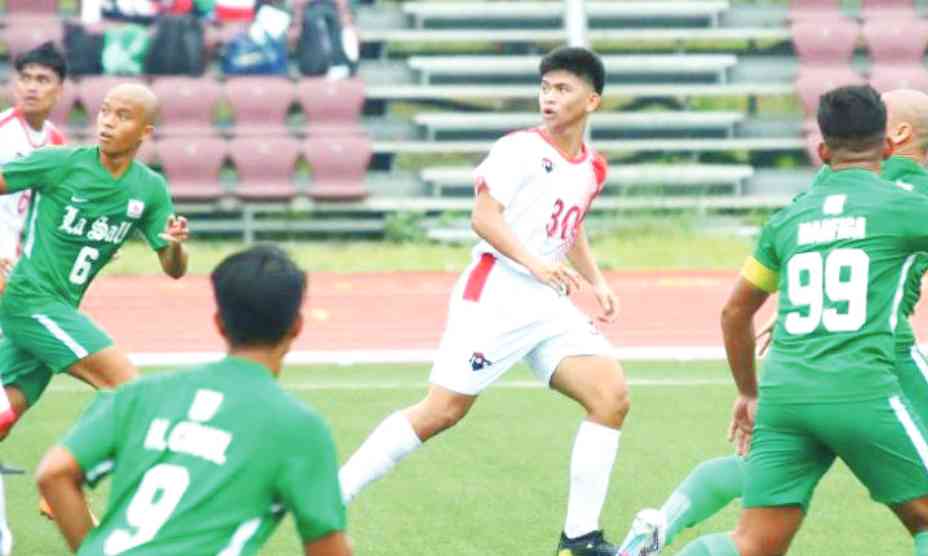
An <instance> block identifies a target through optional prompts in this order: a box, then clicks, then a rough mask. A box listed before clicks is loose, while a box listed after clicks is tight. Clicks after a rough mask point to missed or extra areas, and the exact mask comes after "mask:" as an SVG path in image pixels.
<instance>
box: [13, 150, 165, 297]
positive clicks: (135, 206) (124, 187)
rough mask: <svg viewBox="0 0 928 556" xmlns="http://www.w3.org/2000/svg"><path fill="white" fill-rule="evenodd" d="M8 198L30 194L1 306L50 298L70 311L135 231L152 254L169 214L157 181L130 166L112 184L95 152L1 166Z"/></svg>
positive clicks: (45, 153) (41, 154) (48, 153)
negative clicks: (28, 191) (18, 254)
mask: <svg viewBox="0 0 928 556" xmlns="http://www.w3.org/2000/svg"><path fill="white" fill-rule="evenodd" d="M3 178H4V180H5V181H6V184H7V188H8V189H9V191H10V192H14V191H20V190H23V189H32V190H33V200H32V208H31V209H30V212H29V215H28V218H27V220H26V228H25V232H24V237H23V242H22V245H23V256H22V259H21V260H20V262H19V264H17V265H16V268H15V270H14V271H13V275H12V276H11V277H10V280H9V283H8V284H7V287H6V291H5V293H4V295H5V296H7V299H6V303H10V302H11V301H14V300H22V301H25V302H28V303H34V302H35V301H36V300H42V299H48V298H52V299H55V300H59V301H64V302H66V303H68V304H71V305H73V306H74V307H77V306H78V305H79V304H80V301H81V298H82V297H83V296H84V292H85V291H86V290H87V287H88V286H89V285H90V282H91V281H93V278H94V277H95V276H96V275H97V273H98V272H99V271H100V269H101V268H103V266H104V265H106V263H107V262H109V260H110V259H111V258H112V256H113V254H115V253H116V251H118V250H119V247H120V246H121V245H122V244H123V242H125V240H126V238H127V237H129V234H130V233H131V232H132V231H133V230H135V229H138V230H139V231H141V232H142V234H143V235H144V236H145V238H146V239H147V240H148V243H149V245H151V247H152V248H153V249H155V250H158V249H161V248H163V247H165V246H166V245H167V242H166V241H165V240H164V239H162V238H160V237H159V234H161V233H162V232H164V228H165V224H166V222H167V219H168V217H170V216H171V214H173V212H174V207H173V205H172V203H171V197H170V195H169V194H168V189H167V185H166V183H165V180H164V178H163V177H161V176H160V175H159V174H157V173H155V172H154V171H152V170H150V169H149V168H147V167H146V166H145V165H143V164H142V163H140V162H136V161H133V162H132V163H131V165H130V166H129V168H127V169H126V171H125V173H123V175H122V176H120V177H119V178H114V177H113V176H112V174H110V173H109V172H108V171H107V170H106V169H105V168H104V167H103V166H102V165H101V164H100V153H99V150H98V149H97V148H96V147H83V148H66V147H48V148H44V149H39V150H37V151H35V152H33V153H32V154H30V155H29V156H27V157H25V158H21V159H18V160H14V161H12V162H10V163H8V164H6V165H5V166H4V167H3Z"/></svg>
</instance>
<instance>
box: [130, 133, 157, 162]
mask: <svg viewBox="0 0 928 556" xmlns="http://www.w3.org/2000/svg"><path fill="white" fill-rule="evenodd" d="M135 159H136V160H138V161H139V162H141V163H143V164H145V165H146V166H151V165H152V164H154V163H155V161H157V160H158V145H156V144H155V140H154V138H150V139H146V140H145V141H142V146H141V147H139V150H138V152H137V153H135Z"/></svg>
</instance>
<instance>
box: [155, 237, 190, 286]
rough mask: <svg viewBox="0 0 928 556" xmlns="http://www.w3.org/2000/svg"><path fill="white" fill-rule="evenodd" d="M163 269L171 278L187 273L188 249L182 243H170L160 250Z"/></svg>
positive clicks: (159, 255)
mask: <svg viewBox="0 0 928 556" xmlns="http://www.w3.org/2000/svg"><path fill="white" fill-rule="evenodd" d="M158 258H159V259H160V260H161V269H162V270H164V273H165V274H167V275H168V276H170V277H171V278H174V279H178V278H181V277H183V276H184V275H185V274H187V260H188V258H189V256H188V254H187V250H186V249H184V246H183V244H181V243H170V244H169V245H168V246H167V247H165V248H164V249H162V250H161V251H159V252H158Z"/></svg>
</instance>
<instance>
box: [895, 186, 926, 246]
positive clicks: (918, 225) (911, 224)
mask: <svg viewBox="0 0 928 556" xmlns="http://www.w3.org/2000/svg"><path fill="white" fill-rule="evenodd" d="M900 217H901V219H902V220H903V222H905V223H906V224H907V226H906V227H907V228H908V239H909V243H910V247H911V249H912V250H913V251H920V252H928V225H926V224H925V219H926V217H928V198H925V196H924V195H919V194H910V195H908V196H906V199H905V205H904V206H903V214H902V215H900Z"/></svg>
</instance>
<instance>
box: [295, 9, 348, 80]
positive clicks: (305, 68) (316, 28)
mask: <svg viewBox="0 0 928 556" xmlns="http://www.w3.org/2000/svg"><path fill="white" fill-rule="evenodd" d="M341 51H342V29H341V22H340V21H339V17H338V8H336V7H335V4H334V3H332V2H330V1H327V0H316V1H314V2H310V3H309V4H308V5H307V6H306V7H305V8H304V9H303V28H302V29H301V30H300V41H299V44H298V46H297V54H298V56H299V66H300V73H302V74H303V75H323V74H325V73H326V72H327V71H329V66H331V65H332V64H333V63H337V61H338V60H339V57H340V56H341V57H344V54H343V53H342V52H341Z"/></svg>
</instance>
